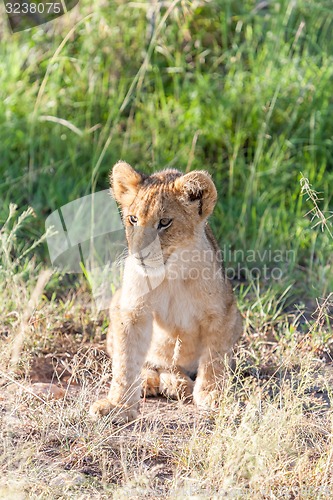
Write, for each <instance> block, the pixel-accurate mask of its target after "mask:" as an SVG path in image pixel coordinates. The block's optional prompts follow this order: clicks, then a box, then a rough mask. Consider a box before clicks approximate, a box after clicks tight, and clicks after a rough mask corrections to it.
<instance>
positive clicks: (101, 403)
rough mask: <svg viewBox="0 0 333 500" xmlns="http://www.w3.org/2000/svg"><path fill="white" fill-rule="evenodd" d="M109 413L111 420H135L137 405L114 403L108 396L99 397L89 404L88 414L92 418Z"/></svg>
mask: <svg viewBox="0 0 333 500" xmlns="http://www.w3.org/2000/svg"><path fill="white" fill-rule="evenodd" d="M110 413H112V415H111V420H112V422H115V423H124V422H131V421H132V420H135V419H136V418H137V417H138V415H139V412H138V409H137V405H133V406H131V407H129V406H127V405H115V404H113V403H112V402H111V401H110V400H109V399H108V398H104V399H99V400H98V401H95V403H93V404H92V405H91V406H90V409H89V415H90V417H91V418H92V419H93V420H98V419H99V418H101V417H103V416H105V415H109V414H110Z"/></svg>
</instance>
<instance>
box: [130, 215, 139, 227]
mask: <svg viewBox="0 0 333 500" xmlns="http://www.w3.org/2000/svg"><path fill="white" fill-rule="evenodd" d="M128 220H129V222H130V224H132V226H136V225H137V223H138V218H137V217H136V216H135V215H129V216H128Z"/></svg>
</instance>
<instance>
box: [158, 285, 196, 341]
mask: <svg viewBox="0 0 333 500" xmlns="http://www.w3.org/2000/svg"><path fill="white" fill-rule="evenodd" d="M202 308H203V305H202V304H199V303H198V301H197V300H196V297H195V294H194V293H193V289H191V287H190V286H189V283H187V282H186V281H181V280H169V281H168V282H167V283H165V284H164V286H162V287H161V288H160V289H158V290H155V293H154V296H153V300H152V309H153V312H154V313H155V315H156V317H157V318H158V321H159V322H160V323H161V324H162V325H163V327H164V328H166V329H168V330H182V331H184V332H193V331H194V330H196V329H197V328H198V321H199V319H200V317H201V316H202V313H203V310H202Z"/></svg>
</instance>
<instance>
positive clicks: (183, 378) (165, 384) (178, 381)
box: [141, 364, 194, 400]
mask: <svg viewBox="0 0 333 500" xmlns="http://www.w3.org/2000/svg"><path fill="white" fill-rule="evenodd" d="M141 376H142V395H143V396H144V397H149V396H157V395H158V394H161V395H163V396H165V397H167V398H170V399H176V400H185V399H190V398H191V397H192V392H193V386H194V382H193V380H192V379H191V378H190V377H189V376H188V375H186V374H185V373H184V372H183V371H182V370H181V369H179V368H170V369H169V370H168V369H166V368H156V367H152V366H149V364H147V365H146V366H145V367H144V368H143V369H142V372H141Z"/></svg>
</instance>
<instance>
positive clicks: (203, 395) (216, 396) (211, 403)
mask: <svg viewBox="0 0 333 500" xmlns="http://www.w3.org/2000/svg"><path fill="white" fill-rule="evenodd" d="M220 396H221V394H220V393H219V391H217V390H212V391H198V392H196V393H194V402H195V404H196V405H197V406H198V407H199V408H203V409H205V410H215V409H216V408H218V406H219V401H220Z"/></svg>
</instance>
